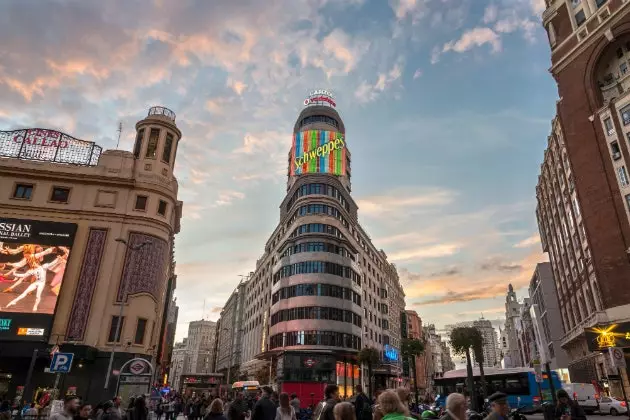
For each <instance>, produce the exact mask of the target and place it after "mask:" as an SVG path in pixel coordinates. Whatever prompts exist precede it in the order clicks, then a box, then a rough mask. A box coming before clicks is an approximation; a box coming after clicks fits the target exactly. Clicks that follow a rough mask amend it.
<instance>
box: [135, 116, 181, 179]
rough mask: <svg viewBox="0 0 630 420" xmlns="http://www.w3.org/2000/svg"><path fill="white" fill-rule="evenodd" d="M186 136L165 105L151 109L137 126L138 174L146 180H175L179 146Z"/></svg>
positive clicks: (136, 152) (136, 157)
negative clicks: (174, 171) (150, 177)
mask: <svg viewBox="0 0 630 420" xmlns="http://www.w3.org/2000/svg"><path fill="white" fill-rule="evenodd" d="M181 137H182V132H181V131H179V129H178V128H177V125H176V124H175V113H174V112H173V111H171V110H170V109H168V108H165V107H162V106H154V107H151V108H150V109H149V114H148V115H147V116H146V118H144V119H143V120H140V121H138V122H137V123H136V141H135V144H134V147H133V155H134V158H135V159H136V162H137V164H136V168H135V170H136V173H137V174H139V175H142V176H143V177H147V176H154V175H158V176H161V177H163V178H166V179H167V180H169V181H170V180H172V178H173V168H174V166H175V158H176V157H177V146H178V144H179V140H180V139H181Z"/></svg>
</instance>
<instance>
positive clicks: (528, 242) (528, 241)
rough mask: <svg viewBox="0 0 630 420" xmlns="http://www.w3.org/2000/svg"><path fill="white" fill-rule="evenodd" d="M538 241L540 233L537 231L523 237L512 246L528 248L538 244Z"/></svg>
mask: <svg viewBox="0 0 630 420" xmlns="http://www.w3.org/2000/svg"><path fill="white" fill-rule="evenodd" d="M539 243H540V235H539V234H538V233H534V234H533V235H532V236H530V237H529V238H525V239H523V240H522V241H520V242H518V243H516V244H515V245H514V248H529V247H531V246H534V245H538V244H539Z"/></svg>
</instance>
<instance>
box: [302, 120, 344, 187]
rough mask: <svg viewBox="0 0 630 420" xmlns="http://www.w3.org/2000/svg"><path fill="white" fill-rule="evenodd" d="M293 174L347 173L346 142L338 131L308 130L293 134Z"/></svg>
mask: <svg viewBox="0 0 630 420" xmlns="http://www.w3.org/2000/svg"><path fill="white" fill-rule="evenodd" d="M290 173H291V176H294V175H302V174H310V173H327V174H333V175H346V142H345V139H344V137H343V134H341V133H339V132H336V131H325V130H307V131H300V132H297V133H295V134H294V135H293V147H292V148H291V172H290Z"/></svg>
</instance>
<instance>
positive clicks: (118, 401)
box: [112, 396, 125, 419]
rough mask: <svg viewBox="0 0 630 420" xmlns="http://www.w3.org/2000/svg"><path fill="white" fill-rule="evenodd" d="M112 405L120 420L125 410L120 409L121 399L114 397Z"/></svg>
mask: <svg viewBox="0 0 630 420" xmlns="http://www.w3.org/2000/svg"><path fill="white" fill-rule="evenodd" d="M112 402H113V403H114V411H115V412H116V414H117V415H118V419H122V418H124V417H125V409H124V408H122V398H121V397H119V396H115V397H114V399H113V400H112Z"/></svg>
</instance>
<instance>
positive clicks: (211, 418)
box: [203, 413, 227, 420]
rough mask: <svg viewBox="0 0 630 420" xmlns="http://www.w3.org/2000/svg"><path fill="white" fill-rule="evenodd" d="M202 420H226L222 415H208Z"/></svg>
mask: <svg viewBox="0 0 630 420" xmlns="http://www.w3.org/2000/svg"><path fill="white" fill-rule="evenodd" d="M203 420H227V418H226V417H225V416H224V415H223V413H208V414H206V416H205V417H204V418H203Z"/></svg>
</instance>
